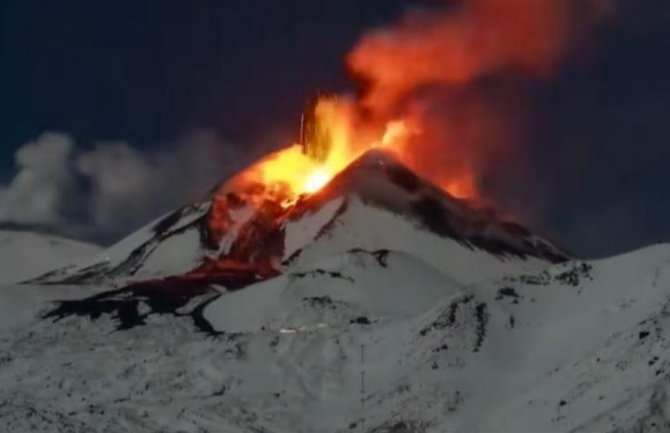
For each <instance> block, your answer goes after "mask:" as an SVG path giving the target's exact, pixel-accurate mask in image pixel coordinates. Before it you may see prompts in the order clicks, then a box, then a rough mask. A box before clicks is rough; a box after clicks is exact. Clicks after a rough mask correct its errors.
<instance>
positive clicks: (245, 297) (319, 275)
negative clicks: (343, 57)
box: [0, 152, 670, 433]
mask: <svg viewBox="0 0 670 433" xmlns="http://www.w3.org/2000/svg"><path fill="white" fill-rule="evenodd" d="M252 199H253V197H251V196H249V195H248V194H245V193H244V192H241V191H238V190H234V189H230V188H229V185H228V184H225V185H223V186H221V187H219V188H217V189H216V190H215V191H213V192H212V194H211V195H209V196H208V197H206V198H205V199H203V200H202V201H200V202H198V203H196V204H193V205H189V206H185V207H183V208H181V209H179V210H178V211H176V212H174V213H172V214H170V215H168V216H166V217H163V218H161V219H159V220H157V221H156V222H153V223H152V224H150V225H148V226H147V227H145V228H143V229H141V230H140V231H138V232H136V233H135V234H133V235H131V236H130V237H128V238H126V239H125V240H123V241H121V242H120V243H119V244H117V245H115V246H113V247H112V248H110V249H108V250H106V251H103V252H101V253H100V254H98V255H97V256H95V257H93V258H91V259H88V260H83V261H82V262H80V264H78V265H75V266H71V267H68V268H61V269H58V270H56V271H52V272H49V273H47V274H45V275H43V276H42V277H40V278H38V279H35V280H33V281H32V282H31V283H30V284H24V285H19V286H16V285H14V286H5V287H2V288H0V303H1V304H3V305H6V306H7V311H11V313H12V314H11V316H10V317H9V318H7V319H4V320H0V385H2V386H0V425H4V426H6V427H5V430H6V431H10V432H12V431H17V432H22V431H54V432H66V431H67V432H69V431H86V432H89V431H101V432H102V431H113V432H124V431H128V432H156V431H169V432H207V431H211V432H221V431H223V432H229V431H230V432H285V431H286V432H288V431H291V432H357V431H365V432H377V433H381V432H389V433H391V432H392V433H401V432H412V433H422V432H444V431H455V432H472V431H480V432H490V431H510V432H516V431H543V432H544V431H547V432H549V431H556V432H560V431H577V432H580V431H581V432H591V431H609V432H623V431H658V432H662V431H668V429H670V424H669V419H670V415H668V413H667V411H668V410H670V406H669V403H668V399H667V395H668V394H667V393H668V384H669V383H670V381H669V379H670V371H668V367H669V366H670V357H669V356H668V355H667V354H668V347H667V345H668V343H667V339H666V335H667V333H668V332H670V319H669V318H670V313H669V312H670V307H669V306H668V305H669V304H668V302H669V299H670V297H669V296H668V295H670V245H659V246H655V247H649V248H646V249H643V250H640V251H635V252H632V253H629V254H625V255H622V256H618V257H613V258H610V259H605V260H599V261H591V262H583V261H576V260H571V259H569V258H568V257H567V256H566V255H565V254H564V253H563V252H562V251H561V250H560V249H558V248H556V247H554V246H553V245H552V244H551V243H549V242H547V241H546V240H544V239H542V238H541V237H539V236H537V235H535V234H533V233H531V232H530V231H529V230H527V229H524V228H523V227H521V226H519V225H518V224H516V223H513V222H510V221H506V220H504V219H503V218H501V217H499V216H497V215H496V214H495V213H493V212H491V211H486V210H482V209H478V208H476V207H474V206H473V205H471V204H469V203H466V202H463V201H460V200H457V199H454V198H452V197H450V196H448V195H446V194H444V193H443V192H442V191H441V190H439V189H437V188H435V187H433V186H432V185H430V184H429V183H427V182H425V181H424V180H422V179H420V178H418V177H417V176H415V175H414V174H413V173H412V172H411V171H409V170H408V169H407V168H405V167H403V166H402V165H401V164H399V163H398V162H397V161H395V160H394V159H393V158H391V157H389V156H388V155H386V154H383V153H379V152H372V153H369V154H366V155H364V156H363V157H362V158H361V159H359V160H358V161H356V162H355V163H354V164H352V165H351V166H350V167H349V168H347V169H346V170H345V171H343V172H342V173H341V174H340V175H338V176H337V177H336V178H335V179H334V180H333V181H331V183H329V185H327V186H326V187H325V188H324V189H323V190H321V191H320V192H319V193H317V194H314V195H311V196H306V197H302V198H301V199H300V200H299V201H298V202H297V203H294V204H292V205H290V206H281V205H279V204H278V203H276V202H275V203H273V202H262V203H260V204H259V203H258V201H252Z"/></svg>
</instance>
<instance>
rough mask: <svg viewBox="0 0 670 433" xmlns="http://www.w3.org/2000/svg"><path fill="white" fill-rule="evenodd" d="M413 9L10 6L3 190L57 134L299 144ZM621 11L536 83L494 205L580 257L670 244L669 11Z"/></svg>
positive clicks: (22, 2) (2, 114)
mask: <svg viewBox="0 0 670 433" xmlns="http://www.w3.org/2000/svg"><path fill="white" fill-rule="evenodd" d="M424 3H430V2H424ZM433 3H434V2H433ZM410 4H417V2H416V1H413V2H407V1H401V0H386V1H383V0H365V1H361V0H338V1H331V2H322V1H305V0H284V1H276V0H275V1H270V0H245V1H206V0H202V1H197V2H187V1H181V2H179V1H172V0H164V1H160V2H145V1H128V2H123V1H121V2H119V1H117V2H92V1H70V2H65V3H63V2H54V1H41V2H39V1H31V0H0V32H1V33H0V34H1V36H0V43H1V51H0V56H1V57H0V74H1V78H0V181H2V183H3V184H7V183H8V182H10V181H11V179H12V177H13V176H14V174H15V168H14V154H15V152H16V151H17V149H19V148H20V147H21V146H23V145H24V144H26V143H28V142H30V141H31V140H35V139H36V138H37V137H38V136H39V135H40V134H41V133H43V132H45V131H59V132H62V133H65V134H68V135H69V136H71V137H72V139H73V140H74V141H75V142H76V146H77V148H78V149H90V148H92V147H93V146H94V143H96V142H98V141H100V140H103V141H117V140H118V141H124V142H126V143H129V145H130V146H131V147H132V149H135V150H137V151H138V152H155V151H160V149H161V146H166V147H170V146H171V145H169V144H166V143H172V142H174V141H175V140H178V139H179V138H180V137H183V136H184V135H185V134H189V133H190V132H191V131H194V130H200V129H207V130H209V131H214V132H215V133H216V134H217V137H220V138H221V140H223V141H225V142H226V143H232V146H234V147H235V149H236V151H238V152H240V154H245V152H247V150H248V149H252V148H255V147H257V146H258V145H259V143H262V142H263V140H266V139H267V138H268V137H288V136H290V135H291V134H292V133H293V132H294V131H295V129H296V127H297V125H296V123H297V120H296V119H298V118H299V113H300V112H301V110H302V109H303V107H304V104H305V101H306V100H307V99H308V98H310V97H311V96H313V95H314V93H315V92H316V91H317V90H319V89H322V90H328V91H343V90H351V89H352V88H353V87H352V84H351V81H350V79H349V78H348V77H347V76H346V73H345V70H344V66H343V59H344V56H345V55H346V53H347V52H348V50H349V49H350V48H351V47H352V46H353V45H354V44H355V42H356V41H357V39H358V37H359V36H360V35H361V34H362V33H363V32H364V31H366V30H367V29H370V28H371V27H374V26H378V25H382V24H384V23H387V22H389V21H390V20H392V19H393V18H394V17H397V16H398V15H399V14H400V13H401V12H402V11H403V10H405V9H406V8H407V6H408V5H410ZM617 9H618V13H617V16H616V18H615V19H613V20H612V21H611V22H609V23H607V24H606V25H604V26H603V27H602V28H601V29H600V30H599V31H598V32H597V34H595V35H594V37H593V41H591V42H592V44H589V45H592V46H589V47H583V49H582V50H575V52H573V53H572V55H571V57H570V58H569V59H568V61H567V62H566V63H565V64H564V65H563V68H562V70H561V71H560V73H559V75H558V77H556V78H555V79H552V80H549V81H542V82H534V83H528V86H527V87H528V90H527V91H528V92H529V97H530V100H531V101H532V104H531V107H530V118H529V122H528V125H527V129H528V143H527V144H526V145H525V146H526V148H527V153H528V155H529V158H530V160H531V162H532V166H533V167H534V170H533V174H532V176H523V177H519V180H518V181H514V179H515V178H516V177H515V174H514V171H515V170H520V169H521V168H520V167H510V179H512V180H509V179H506V182H505V185H506V186H507V187H509V188H513V189H514V191H512V192H509V191H508V192H507V193H505V194H501V195H500V199H499V200H498V201H499V202H500V203H501V206H503V207H507V208H508V209H510V210H511V213H513V214H514V213H517V214H521V215H523V218H524V219H525V220H526V221H527V222H528V224H530V225H531V226H532V227H534V228H536V229H538V230H539V231H540V232H542V233H546V234H548V235H549V236H551V237H552V238H554V239H556V240H558V241H559V242H560V243H561V244H562V245H565V246H567V247H568V248H569V249H570V250H572V251H574V252H576V253H577V254H579V255H584V256H601V255H605V254H612V253H616V252H621V251H624V250H626V249H631V248H634V247H638V246H641V245H645V244H648V243H651V242H655V241H659V240H663V241H668V240H669V238H670V188H669V186H668V185H669V183H670V182H669V181H668V176H669V175H668V173H669V172H670V2H668V1H667V0H628V1H625V0H621V1H620V4H619V6H618V8H617ZM281 144H283V143H277V144H274V145H275V146H276V145H281ZM249 152H251V150H249ZM221 172H222V173H224V172H226V169H224V168H222V169H221ZM212 176H214V174H212ZM207 180H208V181H209V182H210V183H215V182H216V180H217V179H216V178H215V177H213V178H212V179H211V180H209V179H207ZM183 199H185V197H183V196H179V197H176V198H175V200H177V201H179V200H183ZM168 205H169V206H172V205H173V203H169V200H168V201H166V202H161V206H165V207H168ZM519 209H522V210H519ZM163 210H164V209H156V210H155V212H159V211H163ZM143 217H144V215H143ZM135 223H136V222H135V221H131V222H129V223H128V224H126V225H123V226H122V227H119V226H117V227H116V228H115V231H113V233H114V236H118V235H119V234H120V233H123V232H124V231H129V230H131V229H132V228H133V224H135ZM89 235H90V233H89ZM110 236H112V235H110V234H109V233H108V234H107V235H106V236H99V238H100V239H105V240H107V241H109V240H111V238H110ZM89 237H90V236H89Z"/></svg>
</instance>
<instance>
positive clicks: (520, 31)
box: [347, 0, 613, 198]
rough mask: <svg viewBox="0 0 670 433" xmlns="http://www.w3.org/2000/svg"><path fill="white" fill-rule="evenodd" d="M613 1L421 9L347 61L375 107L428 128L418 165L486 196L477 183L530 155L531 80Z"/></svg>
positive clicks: (420, 139) (584, 35) (532, 0)
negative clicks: (528, 88)
mask: <svg viewBox="0 0 670 433" xmlns="http://www.w3.org/2000/svg"><path fill="white" fill-rule="evenodd" d="M612 10H613V9H612V3H610V2H609V1H608V0H461V1H456V2H450V3H448V4H444V5H443V6H441V7H437V8H427V9H413V10H411V11H409V12H408V13H406V14H405V15H404V16H403V17H402V18H401V19H400V20H399V21H398V22H397V23H395V24H394V25H392V26H389V27H384V28H380V29H377V30H374V31H372V32H369V33H367V34H365V35H364V36H363V37H362V38H361V39H360V41H359V43H358V44H357V45H356V46H355V47H354V49H353V50H352V51H351V53H350V54H349V56H348V58H347V64H348V67H349V69H350V70H351V72H352V74H353V75H354V76H355V77H356V78H358V79H359V80H360V81H361V83H362V85H363V86H362V93H361V95H360V100H359V101H360V106H361V107H362V111H364V112H365V113H366V115H367V116H369V117H370V118H371V119H374V121H377V122H380V123H382V122H386V121H389V120H392V119H396V118H401V119H409V120H410V122H411V123H412V124H413V125H416V126H417V129H418V130H419V131H421V133H420V134H417V135H416V136H415V139H414V140H413V142H412V143H410V145H411V146H412V152H411V153H410V158H411V161H409V162H410V165H412V166H413V168H414V169H416V170H417V171H419V172H421V173H422V174H423V175H425V176H427V177H429V178H431V179H439V181H440V182H441V183H442V184H443V185H442V186H444V187H446V188H447V189H448V190H450V191H454V190H458V189H459V188H460V189H463V191H462V192H463V195H465V196H473V197H475V198H476V197H478V196H480V195H484V196H486V195H487V194H486V193H485V192H484V193H483V194H480V192H479V191H476V190H481V189H486V186H485V184H486V182H487V181H488V179H500V178H501V177H502V176H501V169H502V168H506V169H509V168H510V167H514V166H515V165H516V166H517V167H518V166H519V161H521V160H522V159H523V158H524V149H523V145H522V143H523V142H524V131H525V122H526V109H527V103H526V98H525V94H524V88H525V86H527V85H528V83H529V82H532V81H536V80H545V79H550V78H551V77H552V76H554V74H555V73H557V71H558V70H559V68H560V66H561V65H562V63H563V62H564V61H565V60H566V57H567V56H568V54H569V53H570V52H571V50H573V49H574V48H576V47H585V46H587V45H588V44H590V41H591V37H590V36H591V35H592V32H593V30H594V29H595V27H596V26H597V24H599V23H600V22H602V21H603V20H604V19H605V18H607V17H608V16H609V15H610V14H611V13H612ZM449 185H457V186H458V187H459V188H455V187H453V186H452V187H449ZM498 187H499V186H498Z"/></svg>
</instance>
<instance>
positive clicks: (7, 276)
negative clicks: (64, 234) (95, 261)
mask: <svg viewBox="0 0 670 433" xmlns="http://www.w3.org/2000/svg"><path fill="white" fill-rule="evenodd" d="M98 251H100V248H99V247H97V246H95V245H92V244H86V243H83V242H77V241H72V240H68V239H63V238H59V237H57V236H53V235H48V234H42V233H34V232H27V231H13V230H0V283H9V282H17V281H22V280H26V279H28V278H32V277H36V276H38V275H40V274H43V273H45V272H47V271H50V270H52V269H55V268H62V267H63V266H66V265H71V264H73V263H74V262H76V261H78V260H82V259H85V258H86V257H90V256H91V255H92V254H95V253H97V252H98Z"/></svg>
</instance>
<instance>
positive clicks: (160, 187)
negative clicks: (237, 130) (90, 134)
mask: <svg viewBox="0 0 670 433" xmlns="http://www.w3.org/2000/svg"><path fill="white" fill-rule="evenodd" d="M246 160H247V158H245V157H242V156H241V155H239V154H238V151H236V150H235V148H234V147H232V146H230V145H227V144H225V143H222V142H221V140H220V139H218V138H217V137H216V136H215V135H214V134H211V133H208V132H197V133H193V134H190V135H188V136H186V137H184V138H183V139H181V140H178V141H176V142H175V143H171V144H170V145H168V146H163V147H161V150H153V151H152V150H148V151H139V150H137V149H135V148H133V147H131V146H130V145H129V144H128V143H125V142H113V143H109V142H107V143H105V142H102V143H97V144H95V145H94V146H93V148H87V149H83V148H79V147H77V146H76V145H75V142H74V140H73V139H72V137H70V136H68V135H65V134H61V133H53V132H49V133H44V134H42V135H40V136H39V137H38V138H37V139H36V140H35V141H33V142H30V143H27V144H25V145H24V146H22V147H21V148H19V150H18V151H17V152H16V156H15V162H16V167H17V173H16V175H15V176H14V178H13V180H12V181H11V182H10V183H9V184H7V185H5V186H0V224H2V223H4V224H8V225H19V226H20V225H32V226H41V227H43V228H48V229H53V230H55V231H58V232H61V233H64V234H67V235H71V236H76V237H80V238H86V239H90V240H95V241H101V242H108V241H111V240H116V239H118V237H120V236H121V235H124V234H126V233H127V231H128V230H131V229H132V228H133V227H138V226H140V225H143V224H145V223H147V222H148V221H149V220H151V219H152V218H155V217H157V216H159V215H160V214H161V213H163V212H166V211H169V210H171V209H173V208H174V207H176V206H179V205H181V204H184V203H185V202H187V201H191V200H193V199H194V198H195V197H199V196H202V195H203V193H204V192H205V191H207V190H208V189H209V188H211V187H213V186H214V185H215V184H216V182H218V181H219V180H221V179H222V178H225V177H227V176H229V175H230V174H231V173H232V172H234V171H235V170H236V169H238V168H239V167H240V164H244V163H245V161H246Z"/></svg>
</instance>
